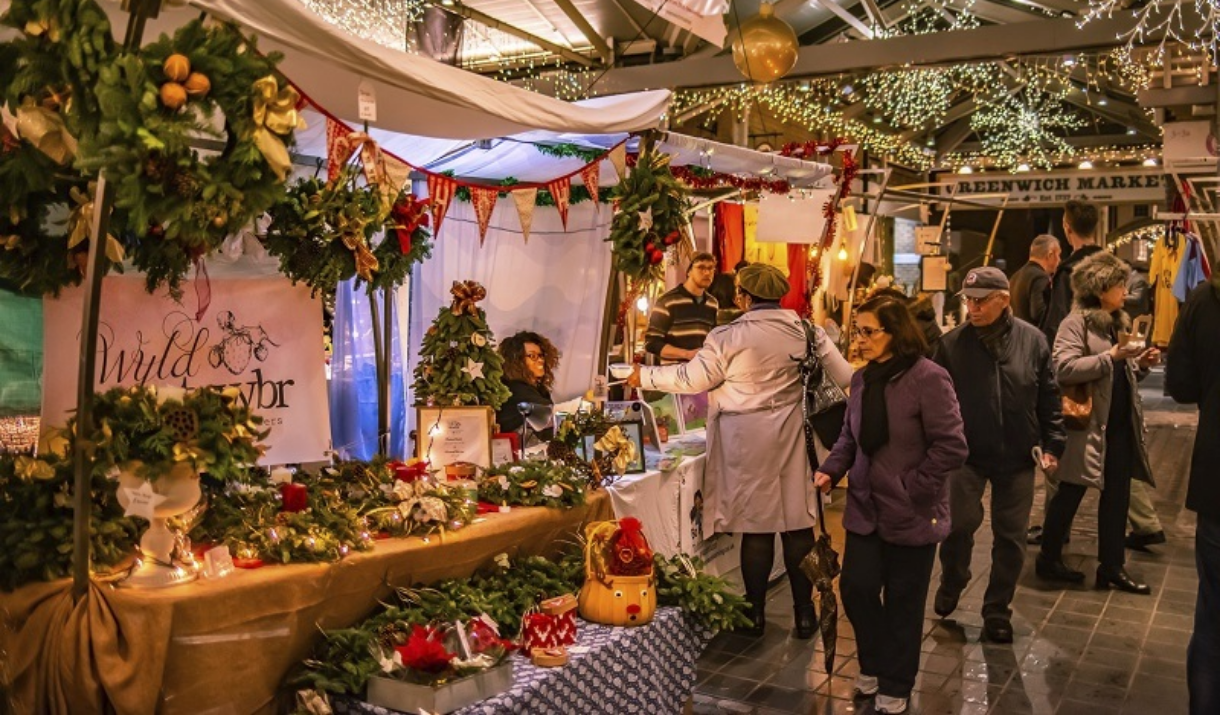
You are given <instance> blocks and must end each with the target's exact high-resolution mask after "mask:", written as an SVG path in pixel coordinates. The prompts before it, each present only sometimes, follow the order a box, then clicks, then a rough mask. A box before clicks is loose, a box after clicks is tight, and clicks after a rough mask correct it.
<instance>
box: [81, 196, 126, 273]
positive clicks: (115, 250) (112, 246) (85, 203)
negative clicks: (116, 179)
mask: <svg viewBox="0 0 1220 715" xmlns="http://www.w3.org/2000/svg"><path fill="white" fill-rule="evenodd" d="M96 192H97V182H95V181H90V182H89V190H88V193H85V192H82V191H81V190H80V189H78V188H76V187H75V186H73V187H72V188H71V189H70V190H69V195H70V196H71V197H72V200H73V201H75V202H76V206H75V207H74V208H73V209H72V213H71V214H69V216H68V226H69V229H68V250H72V249H73V248H76V247H77V246H78V245H80V243H81V241H84V240H85V239H87V238H89V229H90V226H91V225H92V223H93V206H94V195H95V194H96ZM106 257H107V258H109V259H110V260H111V261H113V262H114V263H122V261H123V259H124V258H125V257H126V254H125V253H124V251H123V244H121V243H119V241H118V239H117V238H115V237H114V236H112V235H110V234H109V233H108V234H106Z"/></svg>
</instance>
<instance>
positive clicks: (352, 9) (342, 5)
mask: <svg viewBox="0 0 1220 715" xmlns="http://www.w3.org/2000/svg"><path fill="white" fill-rule="evenodd" d="M301 3H302V4H304V5H305V7H307V8H309V9H310V10H312V11H313V12H314V13H315V14H317V15H318V16H319V17H321V18H322V19H323V20H325V21H327V22H329V23H331V24H332V25H338V26H339V27H341V28H343V29H344V30H346V31H347V32H348V33H349V34H352V35H355V36H356V37H359V38H361V39H365V40H371V41H373V42H376V43H377V44H379V45H383V46H385V47H392V48H394V49H396V50H402V49H406V43H407V28H408V27H410V26H411V24H413V23H416V22H419V21H420V20H422V19H423V16H424V8H426V7H427V6H428V5H427V3H426V2H424V0H301Z"/></svg>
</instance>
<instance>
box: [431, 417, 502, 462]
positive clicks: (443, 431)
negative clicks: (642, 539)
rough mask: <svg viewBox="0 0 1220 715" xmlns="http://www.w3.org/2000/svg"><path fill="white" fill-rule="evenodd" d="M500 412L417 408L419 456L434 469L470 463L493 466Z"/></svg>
mask: <svg viewBox="0 0 1220 715" xmlns="http://www.w3.org/2000/svg"><path fill="white" fill-rule="evenodd" d="M495 421H496V413H495V411H494V410H492V409H491V408H490V407H478V406H471V407H417V408H416V422H415V424H416V425H418V430H419V437H418V438H417V439H416V441H415V445H416V456H417V457H419V458H420V459H426V460H428V461H429V462H431V463H432V466H433V467H445V466H448V465H450V464H453V463H455V462H469V463H471V464H477V465H479V466H480V467H490V466H492V465H491V462H492V460H491V430H492V425H493V424H494V423H495Z"/></svg>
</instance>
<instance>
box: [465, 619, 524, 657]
mask: <svg viewBox="0 0 1220 715" xmlns="http://www.w3.org/2000/svg"><path fill="white" fill-rule="evenodd" d="M467 639H468V640H469V641H470V649H471V650H472V651H473V652H474V653H475V654H478V653H484V652H486V651H489V650H491V649H493V648H497V647H498V648H504V649H511V648H512V647H513V644H512V642H511V641H506V640H504V639H502V638H500V632H499V631H497V630H496V629H495V628H493V627H492V626H491V624H490V623H488V622H487V621H485V620H483V619H482V618H475V619H472V620H471V621H470V626H469V628H468V629H467Z"/></svg>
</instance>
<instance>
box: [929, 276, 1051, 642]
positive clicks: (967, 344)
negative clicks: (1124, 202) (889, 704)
mask: <svg viewBox="0 0 1220 715" xmlns="http://www.w3.org/2000/svg"><path fill="white" fill-rule="evenodd" d="M960 295H962V296H963V298H964V299H965V301H966V307H967V309H968V310H969V317H970V319H969V321H968V322H966V323H963V324H962V325H960V326H958V327H957V328H954V329H953V330H951V331H950V332H949V333H947V334H946V335H945V336H944V338H942V339H941V341H940V344H939V345H938V347H937V350H936V354H935V356H934V357H933V359H934V360H935V361H936V362H937V363H939V364H940V365H941V366H942V367H944V368H945V369H946V370H947V371H948V372H949V375H950V376H951V377H952V378H953V387H954V390H955V391H956V392H957V399H958V403H959V404H960V405H961V410H962V421H963V422H964V423H965V426H966V442H967V444H968V446H969V448H970V456H969V457H967V459H966V464H965V466H963V467H962V468H961V469H960V470H958V471H956V472H954V473H953V474H952V475H950V478H949V514H950V519H951V520H952V527H951V529H950V531H949V537H948V538H947V539H945V541H944V542H943V543H942V544H941V546H940V562H941V582H940V588H939V589H938V590H937V592H936V599H935V602H934V603H933V608H934V609H935V611H936V613H937V615H939V616H941V617H942V618H943V617H945V616H948V615H949V614H951V613H953V611H954V610H955V609H956V608H957V602H958V599H959V598H960V597H961V593H962V591H963V590H964V589H965V588H966V586H967V585H968V584H969V583H970V552H971V550H972V549H973V548H974V532H975V531H977V530H978V528H979V526H980V525H981V524H982V521H983V491H984V489H985V487H986V486H987V484H988V483H990V484H991V527H992V533H993V534H994V537H995V538H994V541H993V544H992V547H991V580H990V582H989V583H988V584H987V592H986V594H985V595H984V596H983V624H984V625H983V633H984V636H985V637H986V638H987V640H989V641H991V642H994V643H1011V642H1012V620H1011V619H1012V609H1011V608H1010V604H1011V602H1012V597H1013V593H1014V591H1015V590H1016V587H1017V578H1018V577H1020V575H1021V567H1022V565H1023V564H1024V562H1025V535H1026V529H1027V528H1028V527H1029V513H1030V508H1031V507H1032V505H1033V498H1034V468H1035V462H1034V456H1033V452H1034V450H1035V449H1039V450H1041V454H1042V464H1041V465H1040V466H1041V467H1042V468H1043V470H1045V471H1047V472H1053V471H1054V470H1055V468H1056V467H1057V466H1058V458H1059V457H1060V456H1061V455H1062V454H1063V450H1064V447H1065V446H1066V444H1067V433H1066V432H1065V431H1064V427H1063V415H1062V414H1061V403H1060V396H1059V389H1058V387H1056V385H1055V378H1054V371H1053V369H1052V367H1051V352H1050V348H1049V347H1048V346H1047V343H1046V337H1045V336H1044V335H1043V334H1042V331H1040V330H1039V329H1038V328H1036V327H1034V326H1033V325H1030V324H1029V323H1026V322H1025V321H1023V320H1017V319H1014V318H1013V315H1012V310H1011V309H1010V308H1009V302H1010V300H1011V298H1010V296H1009V288H1008V279H1007V278H1005V277H1004V273H1003V272H1001V271H1000V270H999V269H997V268H992V267H984V268H975V269H974V270H972V271H970V273H968V274H967V275H966V280H965V283H964V287H963V288H962V291H961V293H960Z"/></svg>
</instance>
